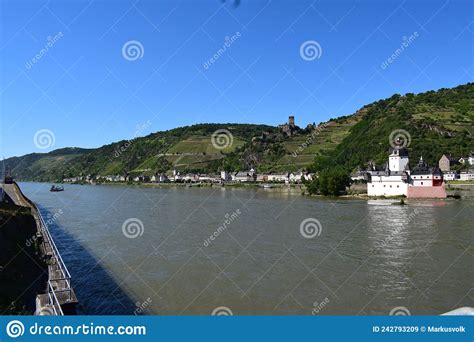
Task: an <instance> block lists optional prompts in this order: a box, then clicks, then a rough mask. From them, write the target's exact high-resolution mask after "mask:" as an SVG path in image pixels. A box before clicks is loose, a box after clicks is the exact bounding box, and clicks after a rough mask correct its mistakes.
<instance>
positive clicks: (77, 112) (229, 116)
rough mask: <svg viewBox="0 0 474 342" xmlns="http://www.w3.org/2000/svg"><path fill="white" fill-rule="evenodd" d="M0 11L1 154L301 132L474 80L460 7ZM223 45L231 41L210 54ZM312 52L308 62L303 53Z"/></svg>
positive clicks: (467, 17) (210, 0)
mask: <svg viewBox="0 0 474 342" xmlns="http://www.w3.org/2000/svg"><path fill="white" fill-rule="evenodd" d="M0 6H1V10H0V13H1V14H0V16H1V18H0V25H1V44H0V64H1V78H0V92H1V103H0V110H1V111H0V113H1V125H0V127H1V130H0V134H1V149H0V156H5V157H9V156H14V155H22V154H26V153H31V152H48V151H50V150H53V149H56V148H61V147H67V146H78V147H98V146H101V145H103V144H107V143H110V142H113V141H118V140H122V139H128V138H132V137H133V136H134V135H135V134H137V128H138V127H142V128H141V129H138V133H139V134H140V135H146V134H148V133H151V132H155V131H161V130H167V129H170V128H174V127H179V126H184V125H190V124H194V123H205V122H238V123H263V124H272V125H276V124H279V123H282V122H284V121H286V119H287V117H288V115H291V114H293V115H295V117H296V123H297V124H298V125H300V126H305V125H306V124H307V123H309V122H321V121H325V120H327V119H329V118H331V117H336V116H340V115H347V114H351V113H353V112H354V111H355V110H357V109H358V108H360V107H361V106H363V105H364V104H367V103H370V102H372V101H375V100H378V99H380V98H386V97H389V96H391V95H392V94H394V93H406V92H415V93H416V92H423V91H426V90H431V89H439V88H443V87H453V86H456V85H459V84H464V83H467V82H472V81H473V74H474V71H473V34H472V31H473V29H474V27H473V8H472V7H473V5H472V1H467V0H465V1H454V0H451V1H446V0H444V1H428V0H426V1H405V2H403V1H350V0H344V1H334V0H333V1H299V0H295V1H289V0H288V1H282V0H280V1H277V0H273V1H269V0H241V2H240V5H239V6H237V7H235V6H234V4H233V0H227V1H225V2H222V1H220V0H194V1H191V0H189V1H184V0H183V1H146V0H140V1H136V0H134V1H111V0H108V1H105V0H84V1H82V0H69V1H66V0H63V1H53V0H51V1H40V0H35V1H21V0H15V1H1V2H0ZM48 37H49V39H50V41H51V42H53V43H50V46H49V47H48V49H47V51H45V46H47V43H48ZM226 37H227V39H231V40H232V41H231V42H230V43H229V44H228V47H226V49H225V51H224V52H223V53H218V51H219V49H222V47H223V45H224V43H225V42H226ZM232 37H233V38H232ZM130 41H138V42H139V43H140V44H141V47H143V49H142V48H141V47H139V49H140V53H139V56H138V57H139V58H137V59H136V60H130V59H134V56H133V55H132V56H129V55H127V54H125V57H127V58H124V54H123V52H122V51H123V47H124V45H125V44H126V43H127V42H130ZM227 41H228V40H227ZM312 41H314V42H317V44H319V46H316V50H317V52H318V54H317V55H316V56H314V57H315V58H314V57H313V58H312V56H311V55H305V54H304V53H303V55H302V54H301V50H300V47H301V46H302V44H304V43H305V42H309V43H308V44H310V45H311V44H314V43H311V42H312ZM403 43H404V44H405V46H404V49H403V51H401V52H400V51H399V52H398V53H396V50H397V49H400V47H401V46H402V44H403ZM314 46H315V45H314ZM42 49H43V52H41V51H42ZM221 52H222V51H221ZM215 54H218V55H219V56H218V58H217V59H215V60H214V61H213V62H212V63H210V64H208V65H207V67H205V64H206V63H207V62H209V61H210V59H211V58H212V57H213V56H214V55H215ZM392 54H396V57H395V58H394V59H393V60H392V61H390V62H387V59H388V58H389V57H390V56H391V55H392ZM35 56H39V57H40V58H36V60H34V58H35ZM302 57H306V58H302ZM308 59H310V60H308ZM42 129H47V130H49V132H52V134H53V136H54V139H53V140H54V144H48V145H47V146H48V148H45V149H42V148H38V144H35V141H34V136H35V133H37V132H38V131H40V130H42ZM41 147H44V146H41Z"/></svg>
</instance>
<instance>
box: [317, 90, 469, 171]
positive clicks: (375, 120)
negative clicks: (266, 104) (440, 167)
mask: <svg viewBox="0 0 474 342" xmlns="http://www.w3.org/2000/svg"><path fill="white" fill-rule="evenodd" d="M364 112H365V113H364V115H363V116H362V119H361V120H360V121H359V122H358V123H357V124H355V125H354V126H353V127H352V128H351V129H350V134H348V135H347V136H346V137H345V138H344V139H343V140H342V141H341V143H340V144H338V145H337V147H336V148H335V149H334V150H333V151H331V152H330V153H325V154H323V155H322V156H319V157H318V158H317V159H316V162H315V163H314V164H313V166H312V168H313V169H314V170H315V171H317V170H323V169H326V168H331V167H335V166H343V167H344V168H345V169H346V170H348V171H350V170H352V169H354V168H356V167H361V168H364V167H366V165H367V163H368V162H369V161H374V162H375V163H376V164H377V165H382V164H383V163H384V162H385V160H386V159H387V151H388V148H389V147H390V135H391V133H392V132H394V131H396V130H405V131H406V132H407V133H408V134H405V133H402V135H407V139H406V142H407V143H408V146H407V148H408V151H409V154H410V163H411V165H412V166H413V165H414V164H415V163H417V162H418V159H419V158H420V156H423V159H424V160H425V161H426V162H427V163H428V164H430V165H437V163H438V160H439V158H440V157H441V156H442V155H443V154H444V153H450V154H452V155H453V156H457V157H461V156H467V155H468V154H469V153H470V152H472V151H474V141H473V139H472V135H473V127H474V126H473V124H474V83H469V84H466V85H462V86H458V87H456V88H452V89H440V90H438V91H428V92H426V93H421V94H417V95H414V94H406V95H404V96H401V95H398V94H397V95H393V96H392V97H390V98H388V99H385V100H380V101H377V102H375V103H373V104H371V105H368V106H366V107H365V108H364Z"/></svg>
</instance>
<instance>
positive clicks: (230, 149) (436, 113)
mask: <svg viewBox="0 0 474 342" xmlns="http://www.w3.org/2000/svg"><path fill="white" fill-rule="evenodd" d="M282 121H283V120H282ZM473 122H474V84H473V83H469V84H465V85H462V86H458V87H456V88H452V89H440V90H438V91H428V92H426V93H421V94H417V95H415V94H405V95H403V96H401V95H393V96H392V97H390V98H388V99H384V100H380V101H377V102H374V103H372V104H369V105H366V106H364V107H363V108H362V109H361V110H359V111H358V112H357V113H355V114H353V115H350V116H345V117H340V118H337V119H331V120H330V121H328V122H325V123H320V124H319V125H318V126H315V125H308V126H307V127H306V128H299V127H296V128H295V129H294V130H293V132H292V134H291V136H288V135H287V134H285V133H284V132H283V131H282V130H281V129H280V128H278V127H273V126H268V125H251V124H199V125H193V126H186V127H180V128H176V129H172V130H169V131H163V132H156V133H153V134H150V135H148V136H145V137H139V138H135V139H132V140H128V141H127V140H122V141H119V142H115V143H112V144H109V145H105V146H102V147H100V148H97V149H79V148H65V149H60V150H55V151H52V152H50V153H46V154H39V153H33V154H28V155H25V156H22V157H14V158H9V159H7V160H6V163H7V165H9V166H10V167H11V169H12V174H13V175H14V176H15V177H16V178H17V179H21V180H36V181H58V180H61V179H63V178H66V177H74V176H80V175H88V174H90V175H111V174H122V175H123V174H127V173H128V174H132V175H133V174H145V175H151V174H154V173H156V172H164V171H169V170H172V169H177V170H179V171H181V172H201V173H209V172H218V171H220V170H223V169H225V170H227V171H236V170H244V169H249V168H251V167H254V168H256V169H257V171H259V172H278V171H297V170H302V169H307V170H310V171H321V170H324V169H332V168H335V167H338V168H342V169H343V172H345V173H349V172H350V171H352V170H353V169H355V168H357V167H361V168H365V167H366V165H367V163H368V162H369V161H374V162H375V163H376V164H378V165H381V164H383V162H384V161H385V159H386V157H387V150H388V148H389V147H390V144H389V143H390V141H389V137H390V135H391V133H392V132H394V131H396V130H405V131H406V132H408V138H409V139H408V140H409V145H408V150H409V152H410V159H411V163H412V164H413V163H415V162H416V161H417V160H418V158H419V157H420V156H421V155H422V156H423V158H424V159H425V160H426V161H427V162H428V163H430V164H432V165H434V164H435V163H437V161H438V159H439V158H440V156H441V155H442V154H443V153H451V154H453V155H454V156H464V155H468V154H469V153H470V152H471V151H474V144H473V140H472V133H473ZM217 130H227V131H228V132H230V134H231V135H232V144H228V145H226V146H225V148H224V149H218V148H216V147H215V146H214V145H213V144H212V136H213V133H214V132H216V131H217Z"/></svg>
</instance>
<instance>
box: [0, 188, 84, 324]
mask: <svg viewBox="0 0 474 342" xmlns="http://www.w3.org/2000/svg"><path fill="white" fill-rule="evenodd" d="M0 187H1V188H2V191H3V192H4V193H5V195H6V196H8V198H9V200H10V201H11V202H13V203H14V204H16V205H18V206H22V207H28V208H30V209H31V214H32V216H33V217H34V219H35V222H36V227H37V231H36V235H35V236H34V237H32V240H33V241H35V242H36V243H37V244H38V246H39V250H40V254H41V257H42V258H43V259H44V261H45V263H46V264H47V265H48V282H47V284H45V293H41V294H38V295H37V297H36V312H35V314H36V315H42V316H43V315H44V316H47V315H58V316H61V315H65V314H75V313H76V305H77V303H78V301H77V297H76V294H75V292H74V289H73V287H72V285H71V275H70V273H69V271H68V269H67V267H66V265H65V264H64V261H63V259H62V257H61V254H60V253H59V250H58V249H57V247H56V244H55V243H54V240H53V237H52V236H51V234H50V232H49V229H48V225H47V224H46V222H45V220H44V219H43V217H42V215H41V212H40V211H39V209H38V207H37V206H36V205H35V204H34V203H33V202H32V201H31V200H30V199H29V198H28V197H26V196H25V195H24V194H23V193H22V191H21V189H20V187H19V186H18V184H16V183H13V184H0Z"/></svg>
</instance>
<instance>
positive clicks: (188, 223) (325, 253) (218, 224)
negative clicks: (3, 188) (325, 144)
mask: <svg viewBox="0 0 474 342" xmlns="http://www.w3.org/2000/svg"><path fill="white" fill-rule="evenodd" d="M20 186H21V188H22V190H23V192H24V193H25V194H26V195H27V196H28V197H30V198H31V199H32V200H33V201H35V202H36V203H37V204H38V205H39V207H40V210H41V211H42V213H43V215H44V216H45V218H46V219H48V218H49V225H50V230H51V232H52V235H53V236H54V238H55V241H56V243H57V245H58V248H59V249H60V251H61V252H62V254H63V258H64V261H65V263H66V265H67V266H68V268H69V270H70V272H71V274H72V277H73V280H72V282H73V286H74V287H75V290H76V292H77V296H78V298H79V300H80V306H79V311H80V312H81V313H85V314H133V313H136V314H158V315H181V314H186V315H208V314H211V312H213V311H214V310H216V312H219V313H226V312H232V313H233V314H234V315H288V314H291V315H293V314H301V315H311V314H317V315H357V314H361V315H372V314H377V315H388V314H389V313H390V311H391V310H395V311H397V312H399V313H403V312H406V311H409V312H410V313H411V314H412V315H422V314H435V315H437V314H441V313H443V312H446V311H449V310H451V309H453V308H457V307H461V306H474V305H473V304H474V303H473V293H472V291H471V289H472V286H473V283H474V273H473V268H472V265H473V253H472V242H473V220H472V207H473V203H474V202H473V201H472V200H446V201H411V202H408V205H405V206H400V205H391V203H390V201H388V202H387V201H369V202H367V201H363V200H352V199H351V200H348V199H338V200H328V199H315V198H308V197H305V196H300V195H299V194H297V193H294V192H289V191H287V190H284V191H277V190H273V189H272V190H267V189H242V188H229V187H227V188H221V187H216V188H184V187H169V188H167V187H162V188H158V187H155V188H150V187H126V186H89V185H84V186H81V185H65V191H64V192H59V193H54V192H49V187H50V184H42V183H21V184H20ZM305 220H306V221H305ZM315 220H318V222H319V223H317V222H316V221H315ZM302 222H303V226H302ZM304 223H307V225H305V224H304ZM312 223H315V224H313V225H311V224H312ZM318 224H319V226H318ZM302 227H303V228H305V229H303V230H302V229H301V228H302ZM312 228H316V230H312ZM211 236H212V239H211V238H210V237H211ZM470 291H471V292H470Z"/></svg>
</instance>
